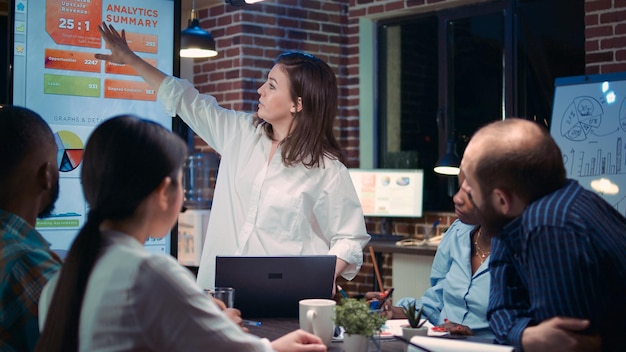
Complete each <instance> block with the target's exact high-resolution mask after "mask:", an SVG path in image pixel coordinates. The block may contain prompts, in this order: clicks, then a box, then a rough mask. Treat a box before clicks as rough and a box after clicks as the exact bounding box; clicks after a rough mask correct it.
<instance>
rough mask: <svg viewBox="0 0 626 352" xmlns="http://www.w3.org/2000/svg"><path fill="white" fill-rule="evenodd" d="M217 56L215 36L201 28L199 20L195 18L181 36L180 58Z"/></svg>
mask: <svg viewBox="0 0 626 352" xmlns="http://www.w3.org/2000/svg"><path fill="white" fill-rule="evenodd" d="M216 55H217V50H216V49H215V40H213V36H211V33H209V32H207V31H205V30H204V29H202V28H200V23H199V22H198V19H197V18H194V19H193V20H191V21H190V23H189V26H188V27H187V28H186V29H185V30H183V31H182V32H181V34H180V56H182V57H213V56H216Z"/></svg>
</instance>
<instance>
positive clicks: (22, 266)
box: [0, 209, 61, 351]
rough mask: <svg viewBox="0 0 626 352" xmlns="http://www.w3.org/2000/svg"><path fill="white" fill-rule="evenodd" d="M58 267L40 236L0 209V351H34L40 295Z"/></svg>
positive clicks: (55, 257)
mask: <svg viewBox="0 0 626 352" xmlns="http://www.w3.org/2000/svg"><path fill="white" fill-rule="evenodd" d="M60 267H61V260H60V259H59V257H58V256H57V255H56V254H54V253H53V252H51V251H50V249H49V245H48V243H47V242H46V241H45V240H44V239H43V237H41V235H40V234H39V232H37V231H36V230H35V229H34V228H33V227H31V226H30V225H29V224H28V223H26V222H25V221H24V219H22V218H20V217H19V216H17V215H15V214H12V213H9V212H7V211H4V210H2V209H0V351H32V350H33V349H34V348H35V345H36V344H37V339H38V338H39V327H38V322H37V312H38V302H39V295H40V294H41V290H42V289H43V287H44V285H45V284H46V282H48V280H49V279H50V277H51V276H52V275H53V274H54V273H55V272H56V271H57V270H58V269H59V268H60Z"/></svg>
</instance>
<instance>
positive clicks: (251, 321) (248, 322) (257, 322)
mask: <svg viewBox="0 0 626 352" xmlns="http://www.w3.org/2000/svg"><path fill="white" fill-rule="evenodd" d="M243 323H244V324H246V325H252V326H261V322H260V321H254V320H245V319H244V320H243Z"/></svg>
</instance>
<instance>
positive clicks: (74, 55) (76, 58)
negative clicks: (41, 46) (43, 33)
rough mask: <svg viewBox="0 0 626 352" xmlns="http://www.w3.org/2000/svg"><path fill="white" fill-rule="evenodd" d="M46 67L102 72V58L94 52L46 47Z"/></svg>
mask: <svg viewBox="0 0 626 352" xmlns="http://www.w3.org/2000/svg"><path fill="white" fill-rule="evenodd" d="M44 66H45V68H55V69H58V70H68V71H83V72H100V71H101V68H100V66H101V65H100V60H98V59H95V58H94V57H93V54H92V53H83V52H78V51H68V50H57V49H46V57H45V63H44Z"/></svg>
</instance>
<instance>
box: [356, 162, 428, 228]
mask: <svg viewBox="0 0 626 352" xmlns="http://www.w3.org/2000/svg"><path fill="white" fill-rule="evenodd" d="M349 172H350V177H352V182H353V183H354V188H355V189H356V193H357V195H358V196H359V200H360V201H361V206H362V208H363V214H364V215H365V216H380V217H421V216H422V202H423V189H424V171H423V170H403V169H349Z"/></svg>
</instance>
